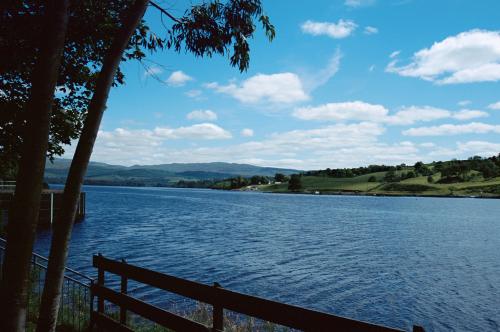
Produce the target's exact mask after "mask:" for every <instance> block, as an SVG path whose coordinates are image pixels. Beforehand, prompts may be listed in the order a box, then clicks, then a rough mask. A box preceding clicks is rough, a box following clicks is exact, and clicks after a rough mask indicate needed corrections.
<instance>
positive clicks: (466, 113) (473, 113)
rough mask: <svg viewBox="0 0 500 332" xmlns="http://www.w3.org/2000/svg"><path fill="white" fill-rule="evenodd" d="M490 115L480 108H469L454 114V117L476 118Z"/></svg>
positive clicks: (462, 118)
mask: <svg viewBox="0 0 500 332" xmlns="http://www.w3.org/2000/svg"><path fill="white" fill-rule="evenodd" d="M488 116H489V114H488V113H486V112H483V111H478V110H468V109H464V110H460V111H458V112H455V113H454V114H453V115H452V117H453V118H454V119H457V120H471V119H476V118H484V117H488Z"/></svg>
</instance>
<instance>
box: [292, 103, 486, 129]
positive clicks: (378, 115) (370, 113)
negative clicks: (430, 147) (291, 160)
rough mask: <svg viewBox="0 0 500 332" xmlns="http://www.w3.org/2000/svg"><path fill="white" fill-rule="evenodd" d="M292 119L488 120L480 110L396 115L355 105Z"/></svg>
mask: <svg viewBox="0 0 500 332" xmlns="http://www.w3.org/2000/svg"><path fill="white" fill-rule="evenodd" d="M293 116H295V117H296V118H299V119H302V120H318V121H370V122H381V123H387V124H390V125H411V124H414V123H416V122H430V121H435V120H440V119H446V118H453V119H457V120H470V119H473V118H479V117H485V116H488V113H486V112H483V111H477V110H461V111H458V112H451V111H448V110H445V109H441V108H437V107H432V106H409V107H403V108H401V109H400V110H399V111H397V112H396V113H394V114H389V110H388V109H387V108H385V107H384V106H383V105H377V104H369V103H365V102H362V101H353V102H342V103H328V104H323V105H319V106H306V107H301V108H297V109H296V110H295V111H294V112H293Z"/></svg>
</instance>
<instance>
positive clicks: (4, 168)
mask: <svg viewBox="0 0 500 332" xmlns="http://www.w3.org/2000/svg"><path fill="white" fill-rule="evenodd" d="M130 3H131V0H116V1H97V2H95V1H91V0H82V1H72V2H71V8H70V19H69V23H68V33H67V37H66V43H65V48H64V54H63V60H62V65H61V71H60V75H59V79H58V83H57V86H58V89H57V93H56V96H55V98H54V104H53V111H52V117H51V125H50V137H49V149H48V151H47V156H48V157H49V158H52V157H54V156H57V155H62V154H63V153H64V145H66V144H70V143H71V141H72V140H74V139H76V138H78V136H79V134H80V133H81V130H82V126H83V121H84V119H85V115H86V111H87V108H88V105H89V101H90V99H91V97H92V92H93V87H94V86H95V83H96V79H97V74H98V72H99V70H100V68H101V67H102V61H103V59H104V56H105V54H106V51H107V50H109V47H110V44H111V41H112V36H114V32H116V30H117V29H118V28H119V27H120V22H121V15H122V13H123V9H124V8H126V7H127V6H129V5H130ZM44 4H45V2H40V1H36V0H23V1H15V0H5V1H3V2H2V4H1V5H0V19H1V22H2V24H0V36H1V37H0V54H2V56H1V57H0V161H1V163H0V165H1V166H0V177H13V176H15V169H16V165H17V162H18V159H19V154H20V146H21V143H22V137H23V135H24V134H25V130H26V129H25V128H26V114H25V106H26V102H27V100H28V98H29V93H30V78H31V73H32V72H33V66H34V63H35V60H36V58H37V55H38V51H39V48H40V45H39V43H40V40H42V38H41V35H40V34H41V33H42V31H43V29H41V27H42V24H43V14H44V12H45V9H46V8H45V5H44ZM152 6H153V7H155V9H157V10H160V11H161V13H162V15H167V16H168V17H169V19H170V21H171V24H170V25H165V30H164V31H160V32H158V33H155V32H153V31H151V29H150V28H149V26H148V24H147V22H146V21H144V20H143V21H142V22H141V24H140V25H139V26H138V27H137V29H136V31H135V34H134V35H133V36H132V38H131V40H130V44H129V46H128V48H127V50H126V51H125V53H124V56H123V60H138V61H143V60H144V58H145V57H146V53H147V52H155V51H157V50H162V49H166V48H167V49H173V50H174V51H176V52H181V51H183V50H184V51H186V52H188V53H192V54H194V55H195V56H199V57H205V56H208V57H211V56H213V55H216V54H218V55H223V56H228V58H229V61H230V64H231V65H232V66H235V67H237V68H238V69H239V70H240V71H244V70H246V69H247V68H248V66H249V59H250V55H249V52H250V46H249V42H248V40H249V38H251V37H252V36H253V34H254V32H255V30H256V25H255V24H254V20H257V21H259V22H260V23H261V25H262V27H263V29H264V32H265V34H266V36H267V37H268V38H269V39H270V40H272V39H273V38H274V35H275V32H274V26H273V25H272V24H271V23H270V21H269V18H268V17H267V16H266V15H265V14H264V13H263V8H262V4H261V1H260V0H246V1H239V0H229V1H225V2H222V1H218V0H213V1H208V2H203V3H201V4H199V5H193V6H190V7H189V8H188V9H186V11H185V12H184V14H183V16H182V17H180V18H175V17H173V16H172V15H171V14H169V13H168V12H167V11H166V10H165V9H163V8H162V7H160V6H158V5H156V4H155V3H152ZM124 82H125V76H124V74H123V72H122V71H120V70H118V72H117V74H116V77H115V81H114V85H120V84H124Z"/></svg>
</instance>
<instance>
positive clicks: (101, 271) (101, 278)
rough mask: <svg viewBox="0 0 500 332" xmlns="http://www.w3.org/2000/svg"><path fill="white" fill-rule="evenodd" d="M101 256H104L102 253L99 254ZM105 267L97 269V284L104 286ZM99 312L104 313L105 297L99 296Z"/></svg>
mask: <svg viewBox="0 0 500 332" xmlns="http://www.w3.org/2000/svg"><path fill="white" fill-rule="evenodd" d="M98 256H99V257H102V255H101V254H98ZM104 281H105V280H104V269H103V268H102V267H99V268H98V270H97V285H99V286H102V287H104ZM97 312H98V313H100V314H104V298H103V297H102V296H99V297H98V298H97Z"/></svg>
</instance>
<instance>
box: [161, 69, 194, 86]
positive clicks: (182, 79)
mask: <svg viewBox="0 0 500 332" xmlns="http://www.w3.org/2000/svg"><path fill="white" fill-rule="evenodd" d="M192 80H193V78H192V77H191V76H189V75H187V74H186V73H184V72H183V71H182V70H177V71H174V72H173V73H172V74H170V76H169V77H168V79H167V81H166V82H167V84H168V85H170V86H174V87H179V86H184V85H186V83H187V82H189V81H192Z"/></svg>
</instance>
